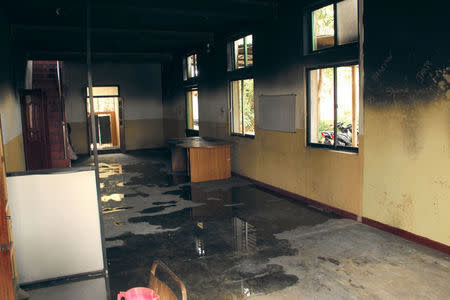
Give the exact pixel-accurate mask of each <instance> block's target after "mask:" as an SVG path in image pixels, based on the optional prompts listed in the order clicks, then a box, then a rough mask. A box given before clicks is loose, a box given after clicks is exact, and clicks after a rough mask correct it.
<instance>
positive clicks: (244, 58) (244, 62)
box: [230, 34, 253, 70]
mask: <svg viewBox="0 0 450 300" xmlns="http://www.w3.org/2000/svg"><path fill="white" fill-rule="evenodd" d="M231 52H232V53H231V68H230V69H231V70H237V69H242V68H247V67H251V66H253V35H251V34H250V35H247V36H245V37H242V38H240V39H237V40H234V41H233V42H232V43H231Z"/></svg>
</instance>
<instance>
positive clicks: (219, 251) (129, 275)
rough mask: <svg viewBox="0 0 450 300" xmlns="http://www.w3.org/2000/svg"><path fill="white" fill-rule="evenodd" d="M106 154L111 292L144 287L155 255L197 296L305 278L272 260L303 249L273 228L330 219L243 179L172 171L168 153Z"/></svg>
mask: <svg viewBox="0 0 450 300" xmlns="http://www.w3.org/2000/svg"><path fill="white" fill-rule="evenodd" d="M149 153H150V152H149ZM103 157H104V158H102V159H103V161H102V163H101V164H100V178H101V183H103V184H104V189H103V191H104V193H103V195H102V197H101V200H102V202H103V216H104V220H106V222H105V223H106V224H107V225H108V226H107V227H106V229H105V231H108V232H106V236H107V238H106V241H107V243H108V246H107V250H106V252H107V259H108V266H109V275H110V285H111V292H112V294H113V295H117V293H118V292H119V291H120V290H128V289H129V288H131V287H135V286H146V285H147V284H148V276H149V271H150V267H151V265H152V263H153V261H154V260H155V259H156V258H158V259H160V260H162V261H163V262H164V263H166V264H167V265H168V266H169V268H170V269H171V270H172V271H173V272H175V274H176V275H177V276H178V277H179V278H180V279H181V280H182V281H183V283H184V284H185V285H186V288H187V293H188V298H189V299H191V300H209V299H224V300H225V299H230V300H231V299H243V298H245V297H249V296H253V295H259V294H267V293H270V292H273V291H277V290H281V289H284V288H286V287H289V286H291V285H293V284H295V283H296V282H297V281H298V280H299V279H298V277H297V276H294V275H291V274H286V273H285V271H284V269H283V267H282V266H280V265H277V264H272V263H270V259H272V258H275V257H280V256H281V257H282V256H294V255H297V254H298V253H297V250H295V249H293V248H291V246H290V244H289V242H288V241H287V240H283V239H277V238H276V237H275V234H277V233H280V232H284V231H286V230H292V229H294V228H297V227H298V226H302V225H315V224H319V223H322V222H326V221H327V220H328V219H329V218H330V217H329V216H327V215H325V214H323V213H321V212H318V211H313V210H311V209H308V208H306V207H305V206H301V205H298V203H293V202H291V201H289V200H287V199H283V198H280V197H278V196H276V195H273V194H271V193H268V192H266V191H264V190H261V189H259V188H257V187H255V186H253V185H251V184H249V183H248V182H245V181H242V180H240V179H237V178H231V179H230V180H223V181H216V182H206V183H199V184H191V183H189V178H188V177H186V176H185V175H179V174H172V173H171V172H170V169H169V168H170V162H169V161H167V160H165V159H166V158H165V157H166V156H164V155H158V156H151V155H147V154H145V155H144V154H139V155H134V156H133V155H121V154H117V155H110V156H103ZM130 157H131V161H130ZM167 157H168V156H167ZM118 174H124V175H126V176H114V175H118ZM106 191H107V192H106Z"/></svg>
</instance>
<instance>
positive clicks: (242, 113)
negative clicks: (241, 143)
mask: <svg viewBox="0 0 450 300" xmlns="http://www.w3.org/2000/svg"><path fill="white" fill-rule="evenodd" d="M240 87H241V99H240V100H241V118H242V123H241V127H242V130H241V133H242V135H245V125H244V80H240Z"/></svg>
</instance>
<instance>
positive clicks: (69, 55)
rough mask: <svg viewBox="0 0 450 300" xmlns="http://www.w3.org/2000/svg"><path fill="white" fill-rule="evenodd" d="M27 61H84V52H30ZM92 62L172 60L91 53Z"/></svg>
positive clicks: (163, 55)
mask: <svg viewBox="0 0 450 300" xmlns="http://www.w3.org/2000/svg"><path fill="white" fill-rule="evenodd" d="M26 56H27V59H30V60H48V59H51V60H66V61H67V60H84V58H85V57H86V51H47V50H32V51H28V52H27V55H26ZM92 58H93V60H94V61H95V60H97V61H98V60H116V59H119V60H121V61H123V60H130V61H136V60H139V61H153V62H163V61H169V60H171V59H172V55H171V54H169V53H156V52H147V53H145V52H96V51H93V52H92Z"/></svg>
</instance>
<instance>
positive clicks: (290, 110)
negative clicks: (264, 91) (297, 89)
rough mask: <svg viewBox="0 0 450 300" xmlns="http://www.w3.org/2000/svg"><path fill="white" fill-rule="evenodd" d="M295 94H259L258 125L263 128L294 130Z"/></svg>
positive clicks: (283, 130) (284, 130)
mask: <svg viewBox="0 0 450 300" xmlns="http://www.w3.org/2000/svg"><path fill="white" fill-rule="evenodd" d="M295 103H296V95H295V94H289V95H260V96H259V103H258V104H259V105H258V107H259V111H258V112H259V115H258V127H259V128H260V129H265V130H273V131H282V132H295Z"/></svg>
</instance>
